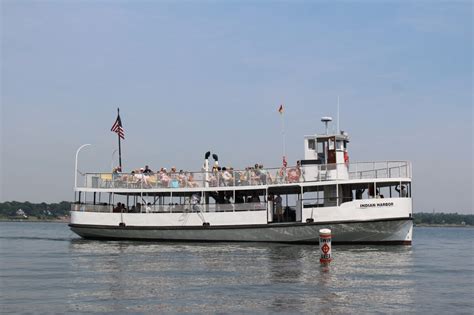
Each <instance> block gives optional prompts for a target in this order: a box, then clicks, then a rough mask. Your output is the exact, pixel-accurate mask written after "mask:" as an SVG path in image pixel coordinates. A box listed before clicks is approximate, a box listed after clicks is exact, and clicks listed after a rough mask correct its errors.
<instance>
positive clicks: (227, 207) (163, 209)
mask: <svg viewBox="0 0 474 315" xmlns="http://www.w3.org/2000/svg"><path fill="white" fill-rule="evenodd" d="M266 209H267V205H266V203H263V202H249V203H236V204H196V205H192V204H174V205H173V204H169V205H141V206H139V207H136V206H134V207H128V208H123V209H118V208H114V207H113V206H112V205H97V204H96V205H94V204H87V203H81V204H72V205H71V211H82V212H109V213H111V212H118V213H120V212H123V213H186V212H238V211H262V210H266Z"/></svg>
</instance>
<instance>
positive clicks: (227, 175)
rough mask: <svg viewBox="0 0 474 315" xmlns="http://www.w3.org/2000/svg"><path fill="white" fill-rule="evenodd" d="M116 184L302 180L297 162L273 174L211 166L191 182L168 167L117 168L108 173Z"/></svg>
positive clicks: (190, 175)
mask: <svg viewBox="0 0 474 315" xmlns="http://www.w3.org/2000/svg"><path fill="white" fill-rule="evenodd" d="M112 174H113V180H114V182H116V183H119V184H120V183H124V184H126V185H129V186H137V187H149V188H151V187H171V188H184V187H191V188H193V187H202V186H205V185H204V184H205V183H206V182H207V184H208V185H209V187H219V186H220V187H223V186H224V187H225V186H248V185H270V184H281V183H296V182H299V181H301V180H303V181H304V174H303V170H302V168H301V166H300V163H299V162H298V163H297V165H296V167H286V166H282V167H281V168H280V169H279V170H278V171H277V172H273V174H272V173H271V172H269V171H268V170H266V169H265V168H264V167H263V165H262V164H255V165H254V166H253V167H246V168H245V169H244V170H241V171H237V170H234V168H233V167H220V166H218V165H214V166H213V167H212V169H211V170H210V171H209V173H208V174H205V173H204V171H203V172H201V173H200V175H201V177H202V178H199V179H195V178H194V174H195V173H193V172H188V171H183V170H179V171H177V169H176V167H172V168H171V169H170V170H169V171H168V170H167V169H166V168H163V167H162V168H161V169H160V170H159V171H156V172H155V171H153V170H151V169H150V167H149V166H148V165H146V166H145V167H144V168H140V169H136V170H133V171H132V172H131V173H129V174H125V173H122V169H121V168H120V166H118V167H116V168H114V169H113V171H112Z"/></svg>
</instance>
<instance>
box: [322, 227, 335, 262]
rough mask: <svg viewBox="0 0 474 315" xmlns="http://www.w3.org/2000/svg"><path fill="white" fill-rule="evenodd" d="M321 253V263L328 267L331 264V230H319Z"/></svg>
mask: <svg viewBox="0 0 474 315" xmlns="http://www.w3.org/2000/svg"><path fill="white" fill-rule="evenodd" d="M319 251H320V253H321V256H320V258H319V262H320V263H321V264H323V265H327V264H329V263H330V262H331V260H332V256H331V230H330V229H321V230H319Z"/></svg>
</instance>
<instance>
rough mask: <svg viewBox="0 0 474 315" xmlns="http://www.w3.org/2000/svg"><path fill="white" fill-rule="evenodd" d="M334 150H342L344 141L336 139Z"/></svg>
mask: <svg viewBox="0 0 474 315" xmlns="http://www.w3.org/2000/svg"><path fill="white" fill-rule="evenodd" d="M336 150H338V151H343V150H344V141H342V140H337V142H336Z"/></svg>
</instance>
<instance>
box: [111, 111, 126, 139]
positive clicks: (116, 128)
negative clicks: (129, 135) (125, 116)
mask: <svg viewBox="0 0 474 315" xmlns="http://www.w3.org/2000/svg"><path fill="white" fill-rule="evenodd" d="M110 131H113V132H115V133H116V134H118V136H119V137H120V139H125V131H124V130H123V127H122V120H121V119H120V114H117V120H116V121H115V123H114V125H113V126H112V128H111V129H110Z"/></svg>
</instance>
